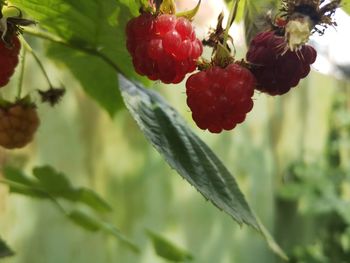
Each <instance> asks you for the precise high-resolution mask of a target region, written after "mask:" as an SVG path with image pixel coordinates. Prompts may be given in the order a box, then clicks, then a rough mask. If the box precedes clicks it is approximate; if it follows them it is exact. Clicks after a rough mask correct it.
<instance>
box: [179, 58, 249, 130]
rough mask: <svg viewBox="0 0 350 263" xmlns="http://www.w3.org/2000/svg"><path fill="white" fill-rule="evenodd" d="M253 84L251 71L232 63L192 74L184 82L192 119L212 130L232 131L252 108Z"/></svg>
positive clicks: (202, 127)
mask: <svg viewBox="0 0 350 263" xmlns="http://www.w3.org/2000/svg"><path fill="white" fill-rule="evenodd" d="M254 87H255V78H254V76H253V75H252V73H251V72H250V71H249V70H248V69H246V68H244V67H242V66H240V65H239V64H235V63H232V64H229V65H228V66H227V67H226V68H221V67H218V66H213V67H211V68H209V69H207V70H205V71H201V72H198V73H195V74H193V75H192V76H190V77H189V78H188V80H187V82H186V93H187V104H188V106H189V107H190V109H191V111H192V118H193V120H194V121H195V122H196V124H197V125H198V127H199V128H201V129H203V130H205V129H208V130H209V131H210V132H212V133H220V132H221V131H222V130H232V129H233V128H234V127H235V126H236V125H237V124H239V123H242V122H243V121H244V120H245V117H246V114H247V113H248V112H250V111H251V110H252V108H253V100H252V96H253V94H254Z"/></svg>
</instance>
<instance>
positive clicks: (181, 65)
mask: <svg viewBox="0 0 350 263" xmlns="http://www.w3.org/2000/svg"><path fill="white" fill-rule="evenodd" d="M126 35H127V42H126V46H127V48H128V51H129V53H130V54H131V56H132V61H133V64H134V67H135V70H136V72H137V73H138V74H140V75H142V76H147V77H148V78H149V79H151V80H161V81H162V82H164V83H167V84H168V83H179V82H181V81H182V80H183V79H184V77H185V75H186V74H187V73H190V72H192V71H194V70H195V69H196V62H197V59H198V58H199V56H200V55H201V54H202V51H203V47H202V43H201V42H200V40H198V39H197V38H196V34H195V32H194V28H193V27H192V25H191V23H190V22H189V21H188V20H187V19H185V18H182V17H180V18H177V17H176V16H174V15H168V14H163V15H159V16H154V15H152V14H149V13H144V14H141V15H140V16H138V17H136V18H133V19H131V20H130V21H129V22H128V24H127V27H126Z"/></svg>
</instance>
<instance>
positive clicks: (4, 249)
mask: <svg viewBox="0 0 350 263" xmlns="http://www.w3.org/2000/svg"><path fill="white" fill-rule="evenodd" d="M14 255H15V253H14V252H13V251H12V249H11V248H9V246H8V245H7V244H6V242H5V241H4V240H2V239H1V238H0V258H6V257H11V256H14Z"/></svg>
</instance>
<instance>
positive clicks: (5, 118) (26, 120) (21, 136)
mask: <svg viewBox="0 0 350 263" xmlns="http://www.w3.org/2000/svg"><path fill="white" fill-rule="evenodd" d="M39 123H40V121H39V117H38V114H37V112H36V109H35V107H34V106H33V105H27V104H24V103H22V102H18V103H15V104H10V105H7V106H3V107H0V145H1V146H3V147H4V148H6V149H14V148H22V147H24V146H25V145H27V144H28V143H29V142H31V141H32V139H33V136H34V133H35V131H36V130H37V128H38V126H39Z"/></svg>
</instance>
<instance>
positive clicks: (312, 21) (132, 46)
mask: <svg viewBox="0 0 350 263" xmlns="http://www.w3.org/2000/svg"><path fill="white" fill-rule="evenodd" d="M282 2H283V5H282V7H281V9H280V11H281V15H280V16H279V17H276V18H274V21H272V20H271V21H270V22H271V23H270V24H271V28H270V29H269V30H267V31H264V32H261V33H258V34H257V35H256V36H255V37H254V38H253V40H252V41H251V43H250V45H249V49H248V52H247V54H246V61H247V62H248V63H246V62H244V61H242V62H237V61H236V60H235V58H234V57H233V56H232V55H231V50H230V48H229V45H228V43H227V42H228V41H227V40H228V39H229V38H230V37H229V36H228V35H226V34H227V32H228V30H227V29H224V28H223V27H222V22H223V16H219V18H218V24H217V27H216V29H212V30H211V31H210V32H209V33H210V34H209V37H208V39H204V40H203V42H201V41H199V40H198V39H197V38H196V34H195V32H194V28H193V26H192V25H191V22H190V20H188V19H187V18H189V19H191V18H193V17H194V15H195V13H196V12H197V11H198V7H199V5H198V6H197V7H196V8H195V9H193V10H192V11H191V12H190V13H191V16H188V14H186V17H187V18H184V17H181V16H183V14H181V15H179V14H177V15H178V17H177V16H175V15H174V14H176V12H175V7H174V2H173V1H171V0H170V1H167V2H166V1H164V2H163V1H149V3H150V6H148V9H147V8H144V9H142V11H141V15H139V16H138V17H136V18H133V19H131V20H130V21H129V22H128V24H127V28H126V34H127V49H128V51H129V53H130V54H131V56H132V61H133V64H134V67H135V70H136V72H137V73H139V74H140V75H144V76H147V77H148V78H149V79H151V80H161V81H162V82H164V83H179V82H181V81H182V80H183V79H184V77H185V75H186V74H187V73H190V72H192V71H194V70H195V69H196V68H197V66H198V69H199V72H197V73H194V74H192V75H191V76H190V77H189V78H188V79H187V81H186V94H187V104H188V106H189V108H190V109H191V112H192V118H193V120H194V121H195V123H196V124H197V126H198V127H199V128H201V129H203V130H209V131H210V132H212V133H220V132H222V131H223V130H232V129H233V128H234V127H235V126H236V125H237V124H239V123H242V122H243V121H244V120H245V118H246V115H247V113H248V112H250V111H251V110H252V108H253V104H254V103H253V99H252V97H253V95H254V90H255V89H257V90H259V91H261V92H265V93H267V94H269V95H273V96H275V95H282V94H285V93H287V92H288V91H289V90H290V89H291V88H293V87H296V86H297V85H298V83H299V82H300V80H301V79H303V78H305V77H306V76H307V75H308V74H309V72H310V65H311V64H313V63H314V62H315V60H316V57H317V52H316V50H315V49H314V48H313V47H311V46H309V45H307V44H306V43H307V42H308V39H309V36H310V35H311V33H312V32H319V33H320V32H321V31H319V30H318V29H317V28H316V25H321V26H329V25H335V21H334V20H333V19H332V17H331V14H332V12H334V11H335V9H336V8H337V7H339V3H333V4H332V3H330V4H324V5H321V6H320V2H319V1H309V0H300V1H290V0H282ZM334 2H336V1H334ZM159 3H161V4H160V5H158V4H159ZM147 10H148V11H147ZM150 10H153V11H150ZM301 11H302V12H301ZM232 22H233V21H232ZM202 44H203V45H206V46H208V47H210V48H212V56H211V59H210V61H209V60H205V59H204V58H202V59H201V60H199V57H200V56H201V54H202V51H203V47H202ZM199 61H200V62H199Z"/></svg>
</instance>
